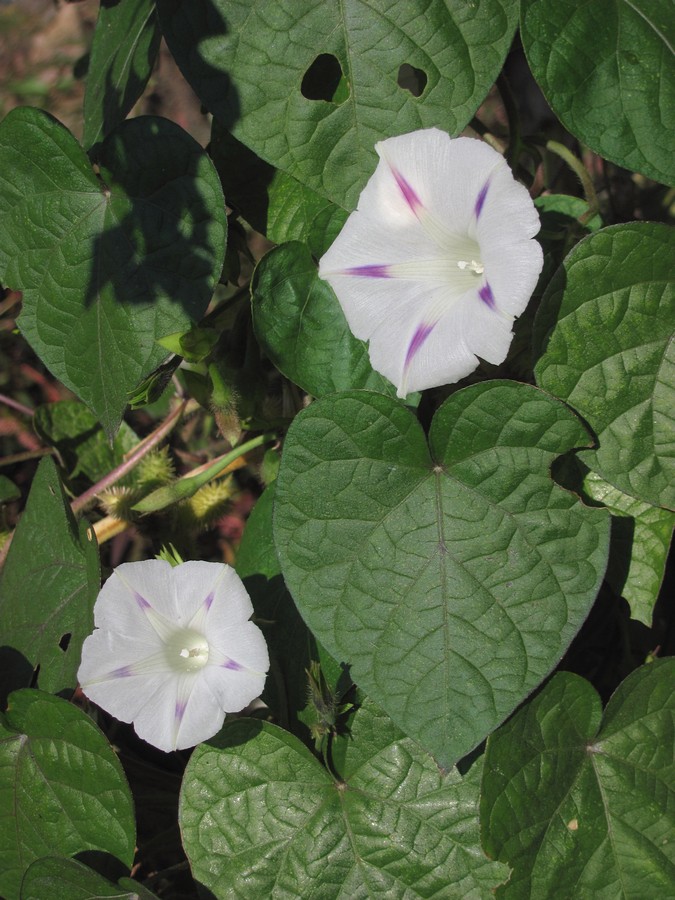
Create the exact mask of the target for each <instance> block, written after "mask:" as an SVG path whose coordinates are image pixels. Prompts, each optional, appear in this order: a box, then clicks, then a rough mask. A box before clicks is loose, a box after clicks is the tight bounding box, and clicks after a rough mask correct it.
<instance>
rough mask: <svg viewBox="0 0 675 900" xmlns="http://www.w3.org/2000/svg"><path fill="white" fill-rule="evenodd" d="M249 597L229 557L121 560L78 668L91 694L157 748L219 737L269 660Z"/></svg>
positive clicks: (257, 685) (261, 680)
mask: <svg viewBox="0 0 675 900" xmlns="http://www.w3.org/2000/svg"><path fill="white" fill-rule="evenodd" d="M252 612H253V606H252V605H251V600H250V598H249V596H248V594H247V593H246V589H245V588H244V585H243V583H242V581H241V579H240V578H239V576H238V575H237V574H236V572H235V571H234V570H233V569H232V568H230V566H227V565H225V564H222V563H210V562H186V563H182V564H181V565H178V566H175V567H172V566H171V564H170V563H168V562H166V561H165V560H158V559H151V560H146V561H144V562H134V563H124V564H123V565H121V566H118V567H117V568H116V569H115V570H114V572H113V574H112V575H111V576H110V578H108V580H107V581H106V582H105V584H104V585H103V588H102V589H101V592H100V594H99V595H98V599H97V600H96V604H95V606H94V624H95V626H96V628H95V631H94V632H93V634H91V635H89V637H88V638H87V639H86V640H85V642H84V644H83V646H82V662H81V664H80V668H79V671H78V673H77V677H78V680H79V682H80V686H81V688H82V690H83V692H84V693H85V695H86V696H87V697H88V698H89V699H90V700H93V701H94V703H97V704H98V705H99V706H100V707H102V708H103V709H105V710H106V711H107V712H109V713H111V714H112V715H113V716H115V717H116V718H117V719H120V720H121V721H122V722H133V724H134V728H135V730H136V733H137V734H138V736H139V737H141V738H143V740H145V741H147V742H148V743H149V744H153V745H154V746H155V747H158V748H159V749H160V750H164V751H169V750H182V749H184V748H186V747H193V746H194V745H195V744H198V743H200V742H201V741H205V740H207V739H208V738H210V737H213V735H214V734H216V732H218V731H219V730H220V728H221V726H222V724H223V720H224V719H225V713H231V712H239V711H240V710H242V709H243V708H244V707H246V706H247V705H248V704H249V703H250V702H251V701H252V700H254V699H255V698H256V697H258V696H259V695H260V693H261V691H262V689H263V685H264V684H265V676H266V673H267V670H268V668H269V656H268V653H267V645H266V643H265V639H264V637H263V635H262V632H261V631H260V629H259V628H258V626H257V625H255V624H254V623H253V622H250V621H249V619H250V616H251V614H252Z"/></svg>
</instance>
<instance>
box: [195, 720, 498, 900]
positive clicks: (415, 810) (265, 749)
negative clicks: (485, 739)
mask: <svg viewBox="0 0 675 900" xmlns="http://www.w3.org/2000/svg"><path fill="white" fill-rule="evenodd" d="M351 735H352V737H351V740H350V742H349V750H348V753H347V756H346V759H345V763H344V768H343V769H342V770H341V771H340V772H339V776H340V780H339V781H336V780H334V779H333V778H332V777H331V776H330V775H329V773H328V772H327V771H326V769H325V768H324V767H323V766H322V765H321V764H320V763H319V762H318V761H317V760H316V758H315V757H313V756H312V754H311V753H310V752H309V751H308V750H307V749H306V747H304V746H303V745H302V744H301V743H300V742H299V741H298V740H297V738H294V737H293V736H292V735H290V734H288V733H287V732H285V731H282V730H281V729H280V728H277V727H276V726H274V725H269V724H267V723H263V722H256V721H253V720H247V719H241V720H239V721H235V722H232V723H230V724H226V725H225V728H224V729H223V731H221V733H220V734H219V736H218V737H217V738H216V739H215V740H214V741H212V742H210V743H208V744H202V745H201V746H199V747H198V748H197V749H196V750H195V752H194V753H193V755H192V757H191V758H190V762H189V763H188V767H187V769H186V771H185V776H184V780H183V788H182V791H181V805H180V822H181V831H182V834H183V842H184V845H185V850H186V853H187V856H188V858H189V860H190V864H191V866H192V871H193V874H194V876H195V878H196V879H197V880H198V881H200V882H201V883H202V884H203V885H204V886H205V887H207V888H208V889H209V890H210V891H212V893H213V894H214V895H215V897H217V898H225V897H227V898H242V900H249V898H251V897H270V898H273V900H275V898H282V897H322V898H324V900H330V898H338V897H349V898H350V900H361V898H369V897H387V898H391V900H396V898H406V900H412V898H422V897H445V898H448V900H453V898H456V900H466V898H474V900H478V898H485V900H487V898H489V897H491V896H492V894H491V891H492V889H493V888H494V886H495V885H496V884H498V883H499V882H500V881H503V880H504V878H505V877H506V875H507V874H508V870H507V869H506V868H505V867H500V866H498V865H496V864H495V863H491V862H489V861H488V860H487V859H486V858H485V856H484V855H483V853H482V851H481V849H480V844H479V841H478V828H477V815H476V813H477V801H478V786H477V785H476V784H475V783H473V780H472V779H462V778H461V777H460V776H459V775H458V774H457V772H456V771H455V770H453V771H451V772H449V773H448V774H446V775H443V774H442V773H441V772H440V770H439V769H438V768H437V766H436V765H435V763H434V762H433V760H432V759H431V757H429V756H427V755H426V754H425V753H423V752H422V751H421V750H420V748H419V747H418V746H417V745H416V744H415V743H414V742H413V741H411V740H409V739H408V738H405V737H404V736H403V735H402V734H401V733H400V732H399V731H398V730H397V729H396V728H395V727H394V726H393V724H392V722H391V720H390V719H388V718H387V717H386V716H384V715H382V713H380V712H379V711H378V710H377V709H376V708H374V707H373V706H372V705H370V704H366V705H364V706H363V707H362V708H361V709H360V710H359V712H358V713H357V714H356V716H355V718H354V723H353V727H352V732H351Z"/></svg>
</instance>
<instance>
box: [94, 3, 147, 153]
mask: <svg viewBox="0 0 675 900" xmlns="http://www.w3.org/2000/svg"><path fill="white" fill-rule="evenodd" d="M160 39H161V34H160V31H159V23H158V21H157V13H156V10H155V3H154V0H125V2H124V3H102V4H101V7H100V9H99V11H98V19H97V20H96V29H95V31H94V40H93V41H92V45H91V53H90V57H89V71H88V73H87V89H86V91H85V94H84V135H83V137H82V143H83V144H84V146H85V147H91V146H92V145H93V144H95V143H96V142H97V141H100V140H102V139H103V138H104V137H105V136H106V135H107V134H109V133H110V132H111V131H112V129H113V128H114V127H115V126H116V125H119V124H120V122H122V121H123V120H124V118H125V117H126V115H127V113H128V112H129V111H130V110H131V108H132V107H133V105H134V103H135V102H136V101H137V100H138V98H139V97H140V96H141V94H142V93H143V90H144V88H145V86H146V84H147V83H148V79H149V78H150V73H151V72H152V67H153V66H154V64H155V60H156V58H157V52H158V50H159V42H160Z"/></svg>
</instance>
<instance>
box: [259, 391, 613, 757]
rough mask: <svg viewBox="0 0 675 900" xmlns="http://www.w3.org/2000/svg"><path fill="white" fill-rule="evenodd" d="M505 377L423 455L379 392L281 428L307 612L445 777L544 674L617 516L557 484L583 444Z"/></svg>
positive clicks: (349, 396)
mask: <svg viewBox="0 0 675 900" xmlns="http://www.w3.org/2000/svg"><path fill="white" fill-rule="evenodd" d="M588 440H589V439H588V434H587V433H586V431H585V429H584V428H583V426H582V424H581V422H580V421H579V419H578V418H577V417H576V416H575V415H574V414H573V413H572V412H571V411H570V410H569V409H567V408H566V407H565V406H564V405H563V404H562V403H560V402H559V401H557V400H555V399H554V398H552V397H549V396H548V395H546V394H544V393H543V392H541V391H538V390H537V389H536V388H533V387H530V386H528V385H524V384H517V383H515V382H503V383H501V382H486V383H484V384H482V385H475V386H473V387H470V388H466V389H464V390H461V391H458V392H457V393H455V394H453V395H452V396H451V397H450V398H449V399H448V400H447V401H446V402H445V403H444V404H443V406H441V408H440V409H439V411H438V412H437V413H436V416H435V418H434V421H433V423H432V425H431V429H430V433H429V444H427V440H426V438H425V435H424V432H423V431H422V428H421V427H420V424H419V423H418V421H417V420H416V419H415V417H414V416H413V415H412V414H411V413H410V412H409V410H407V409H406V408H405V407H404V406H402V405H401V404H399V403H397V402H395V401H394V400H392V399H390V398H389V397H385V396H383V395H381V394H375V393H369V392H366V391H362V392H349V393H345V394H338V395H334V396H332V397H327V398H324V399H323V400H319V401H317V402H316V403H313V404H312V405H311V406H310V407H309V408H308V409H306V410H304V411H303V412H301V413H300V414H299V415H298V416H297V417H296V419H295V421H294V422H293V424H292V425H291V428H290V430H289V432H288V436H287V439H286V444H285V446H284V452H283V456H282V462H281V469H280V471H279V476H278V478H277V492H276V500H275V518H274V539H275V543H276V547H277V552H278V554H279V560H280V563H281V569H282V572H283V574H284V578H285V580H286V584H287V585H288V588H289V590H290V591H291V594H292V595H293V598H294V599H295V602H296V604H297V606H298V609H299V610H300V612H301V614H302V616H303V618H304V619H305V621H306V622H307V624H308V625H309V627H310V628H311V629H312V631H313V633H314V634H315V635H316V637H317V639H318V640H320V641H321V642H322V643H323V644H324V645H325V646H326V648H327V650H328V651H329V652H330V653H331V654H332V655H333V656H334V657H335V659H336V660H338V661H339V662H343V661H344V662H346V663H349V664H351V674H352V677H353V678H354V680H355V682H356V683H357V684H358V685H359V687H361V688H362V689H363V690H365V691H366V693H368V694H369V696H371V697H372V698H373V699H374V700H375V702H377V703H378V704H380V705H381V706H382V707H383V709H385V711H386V712H387V713H388V714H389V715H390V716H391V717H392V719H393V720H394V721H395V722H396V723H397V725H398V726H399V727H401V728H403V730H404V731H405V732H406V733H407V734H408V735H409V736H410V737H412V738H414V739H415V740H418V741H419V742H420V743H421V744H422V746H423V747H425V748H426V749H428V750H429V751H431V752H432V753H433V754H434V756H435V757H436V758H437V759H438V760H439V762H440V764H441V765H444V766H448V765H451V764H453V763H454V762H455V761H456V760H458V759H459V758H461V757H462V756H464V755H465V754H466V753H468V752H469V751H470V750H471V749H472V748H473V747H475V746H476V745H477V744H478V743H480V741H481V740H482V739H483V738H484V737H485V736H486V735H487V734H488V733H489V732H490V731H491V730H492V729H494V728H496V726H497V725H498V724H499V723H500V722H501V721H503V720H504V719H505V718H506V716H507V715H509V713H510V712H512V711H513V709H515V707H516V706H518V704H519V703H521V702H522V700H523V699H524V698H525V697H526V696H527V695H528V694H529V693H530V692H531V691H532V690H534V688H535V687H536V686H537V685H538V684H539V683H540V682H541V680H542V679H543V678H544V677H545V676H546V675H547V674H548V673H549V672H550V671H551V669H553V668H554V666H555V665H556V664H557V662H558V661H559V659H560V657H561V656H562V654H563V653H564V651H565V649H566V648H567V646H568V645H569V643H570V642H571V640H572V638H573V637H574V635H575V634H576V632H577V631H578V629H579V627H580V626H581V624H582V622H583V621H584V619H585V617H586V615H587V614H588V611H589V610H590V607H591V604H592V603H593V600H594V598H595V595H596V593H597V590H598V588H599V585H600V582H601V580H602V575H603V573H604V568H605V564H606V561H607V550H608V536H609V535H608V532H609V516H608V514H607V512H606V511H605V510H602V509H591V508H588V507H585V506H584V505H583V504H582V503H581V502H580V501H579V500H578V499H577V498H576V497H575V496H574V495H572V494H571V493H568V492H567V491H565V490H563V489H562V488H560V487H559V486H558V485H557V484H555V482H554V481H553V480H552V479H551V477H550V474H549V468H550V466H551V463H552V462H553V460H554V459H555V458H556V457H557V456H558V455H559V454H562V453H565V452H567V451H569V450H570V449H571V448H573V447H578V446H583V445H584V444H587V443H588Z"/></svg>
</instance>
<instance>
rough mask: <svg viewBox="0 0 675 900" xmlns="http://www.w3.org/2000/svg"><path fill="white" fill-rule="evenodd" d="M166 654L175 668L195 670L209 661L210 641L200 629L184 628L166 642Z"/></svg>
mask: <svg viewBox="0 0 675 900" xmlns="http://www.w3.org/2000/svg"><path fill="white" fill-rule="evenodd" d="M166 656H167V661H168V662H169V665H170V666H171V667H172V668H173V669H174V670H176V671H179V672H195V671H197V670H198V669H202V668H203V667H204V666H205V665H206V664H207V662H208V661H209V642H208V641H207V640H206V638H205V637H204V635H203V634H200V633H199V632H198V631H193V630H191V629H188V628H184V629H181V630H180V631H177V632H176V633H175V634H173V635H172V636H171V637H170V638H169V640H168V641H167V642H166Z"/></svg>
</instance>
